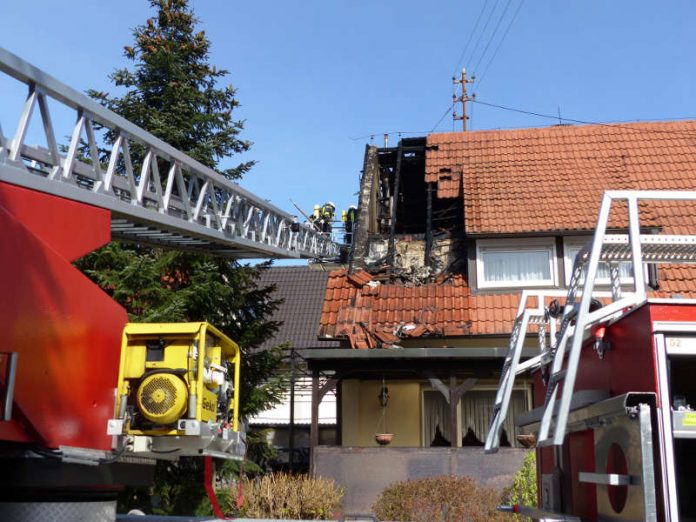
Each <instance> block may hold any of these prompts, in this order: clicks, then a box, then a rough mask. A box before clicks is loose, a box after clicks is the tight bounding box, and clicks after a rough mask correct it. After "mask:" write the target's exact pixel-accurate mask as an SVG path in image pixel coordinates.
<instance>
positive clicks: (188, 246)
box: [0, 47, 339, 258]
mask: <svg viewBox="0 0 696 522" xmlns="http://www.w3.org/2000/svg"><path fill="white" fill-rule="evenodd" d="M0 73H5V74H6V75H8V76H9V77H11V78H13V79H14V80H17V81H18V82H21V83H23V84H25V85H26V86H27V87H28V96H27V99H26V101H25V103H24V107H23V109H22V112H21V115H20V118H19V122H18V124H17V129H16V131H15V134H14V136H13V137H9V136H5V135H4V134H3V131H2V125H0V182H3V181H4V182H7V183H10V184H13V185H18V186H21V187H25V188H28V189H31V190H36V191H39V192H44V193H47V194H52V195H54V196H59V197H62V198H66V199H70V200H73V201H78V202H81V203H86V204H89V205H93V206H96V207H100V208H104V209H107V210H109V211H111V216H112V219H111V233H112V237H113V238H114V239H118V240H121V241H129V242H135V243H143V244H149V245H153V246H159V247H168V248H176V249H179V250H194V251H198V252H204V253H209V254H215V255H220V256H226V257H232V258H332V257H336V256H337V255H338V253H339V252H338V245H336V243H334V242H333V241H332V240H331V238H330V237H328V236H327V235H325V234H322V233H321V232H318V231H317V230H315V229H314V228H312V227H310V226H308V225H302V224H300V223H299V222H298V221H297V219H296V218H295V217H294V216H292V215H290V214H289V213H287V212H284V211H283V210H280V209H279V208H277V207H275V206H274V205H273V204H271V203H269V202H268V201H266V200H264V199H262V198H260V197H258V196H256V195H254V194H252V193H251V192H249V191H247V190H244V189H243V188H242V187H240V186H239V185H237V184H236V183H233V182H232V181H229V180H228V179H226V178H224V177H223V176H221V175H220V174H219V173H217V172H215V171H214V170H212V169H210V168H208V167H206V166H205V165H203V164H201V163H199V162H198V161H196V160H194V159H193V158H191V157H189V156H187V155H186V154H184V153H182V152H181V151H179V150H177V149H175V148H174V147H172V146H171V145H169V144H167V143H165V142H163V141H162V140H160V139H158V138H156V137H155V136H153V135H152V134H150V133H149V132H147V131H145V130H143V129H141V128H140V127H138V126H136V125H134V124H133V123H131V122H129V121H128V120H126V119H124V118H122V117H121V116H119V115H117V114H116V113H114V112H112V111H110V110H108V109H107V108H105V107H102V106H101V105H99V104H98V103H97V102H95V101H94V100H92V99H91V98H89V97H87V96H85V95H84V94H82V93H80V92H78V91H76V90H74V89H72V88H70V87H68V86H67V85H65V84H63V83H61V82H60V81H58V80H57V79H55V78H53V77H52V76H50V75H48V74H47V73H45V72H43V71H41V70H40V69H37V68H36V67H34V66H32V65H31V64H29V63H27V62H25V61H24V60H22V59H21V58H19V57H18V56H16V55H14V54H12V53H10V52H8V51H6V50H5V49H3V48H1V47H0ZM49 101H50V103H51V104H58V105H59V106H60V107H61V108H68V109H71V110H74V111H75V112H76V115H77V119H76V123H75V125H74V127H73V130H72V135H71V138H70V144H69V146H68V149H67V153H66V154H63V153H62V152H61V151H60V148H59V146H58V142H57V141H56V137H55V131H54V126H53V122H52V120H51V114H50V111H49ZM37 106H38V112H39V113H40V116H41V117H40V124H41V127H42V130H43V132H44V134H45V137H46V144H47V147H38V146H30V145H27V144H26V139H27V132H28V130H29V126H30V123H31V121H32V115H33V113H34V112H36V109H37ZM99 129H103V130H104V131H108V132H109V135H110V136H113V140H109V141H110V142H109V143H106V141H107V140H106V138H105V139H104V140H99V139H98V137H99ZM100 147H101V150H100ZM105 147H106V148H107V149H108V152H106V153H105V151H104V148H105ZM136 152H137V154H136Z"/></svg>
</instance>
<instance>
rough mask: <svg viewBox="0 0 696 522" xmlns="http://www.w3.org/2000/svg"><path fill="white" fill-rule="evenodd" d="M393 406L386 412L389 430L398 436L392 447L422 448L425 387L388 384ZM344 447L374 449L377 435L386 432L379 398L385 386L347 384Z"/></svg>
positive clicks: (390, 400) (366, 383)
mask: <svg viewBox="0 0 696 522" xmlns="http://www.w3.org/2000/svg"><path fill="white" fill-rule="evenodd" d="M386 385H387V388H389V403H388V405H387V410H386V423H387V430H388V431H389V432H390V433H393V434H394V439H393V440H392V442H391V444H390V446H391V447H397V448H398V447H420V446H421V426H420V419H421V417H422V414H421V407H422V406H421V384H420V382H416V381H414V382H409V381H398V382H390V381H387V383H386ZM342 386H343V388H342V396H343V401H342V402H343V409H342V414H343V432H342V440H343V446H357V447H373V446H378V444H377V442H375V433H377V432H378V431H379V432H381V431H382V430H383V426H382V422H381V420H380V419H381V408H380V405H379V401H378V399H377V396H378V395H379V391H380V389H381V388H382V382H381V381H379V380H375V381H361V380H348V379H346V380H344V381H343V384H342Z"/></svg>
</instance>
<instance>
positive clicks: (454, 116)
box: [452, 69, 476, 132]
mask: <svg viewBox="0 0 696 522" xmlns="http://www.w3.org/2000/svg"><path fill="white" fill-rule="evenodd" d="M475 81H476V76H475V75H472V76H471V79H468V78H467V77H466V69H462V75H461V77H460V78H459V79H457V78H455V77H454V76H453V77H452V83H453V84H454V85H459V84H461V86H462V94H461V96H457V95H456V94H453V95H452V103H453V104H454V103H457V102H460V103H461V104H462V114H461V116H458V115H457V112H456V111H452V119H453V120H455V121H456V120H462V131H464V132H466V122H467V120H468V119H469V116H467V115H466V102H468V101H473V100H475V99H476V95H475V94H472V95H471V97H469V94H468V93H467V89H466V86H467V85H468V84H470V83H474V82H475Z"/></svg>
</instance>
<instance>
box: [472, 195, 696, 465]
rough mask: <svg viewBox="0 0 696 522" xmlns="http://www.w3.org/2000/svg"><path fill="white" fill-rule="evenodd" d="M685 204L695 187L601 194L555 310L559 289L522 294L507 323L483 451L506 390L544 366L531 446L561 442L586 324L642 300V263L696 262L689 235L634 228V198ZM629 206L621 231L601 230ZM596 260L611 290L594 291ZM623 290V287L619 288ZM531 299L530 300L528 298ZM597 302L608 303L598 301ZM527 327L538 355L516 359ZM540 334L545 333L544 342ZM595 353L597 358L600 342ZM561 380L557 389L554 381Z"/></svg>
mask: <svg viewBox="0 0 696 522" xmlns="http://www.w3.org/2000/svg"><path fill="white" fill-rule="evenodd" d="M647 201H671V202H678V201H692V202H696V192H691V191H685V192H676V191H607V192H605V193H604V197H603V198H602V203H601V207H600V211H599V217H598V219H597V226H596V229H595V234H594V237H593V239H592V242H591V243H588V244H587V245H586V246H585V247H584V248H582V249H581V250H580V252H579V253H578V254H577V257H576V258H575V262H574V265H573V272H572V275H571V279H570V283H569V285H568V290H567V292H564V293H563V294H561V295H565V296H566V301H565V303H563V305H562V308H561V307H559V306H558V303H554V304H555V305H556V306H554V307H549V301H550V300H551V299H553V298H556V297H559V291H547V292H544V291H525V292H523V293H522V298H521V301H520V305H519V308H518V311H517V317H516V319H515V322H514V324H513V329H512V335H511V337H510V343H509V346H508V354H507V356H506V357H505V362H504V364H503V369H502V374H501V377H500V382H499V385H498V391H497V394H496V399H495V403H494V407H493V413H492V416H491V422H490V426H489V431H488V435H487V437H486V444H485V451H486V452H487V453H494V452H496V451H497V450H498V447H499V443H500V435H501V431H502V428H503V423H504V421H505V417H506V415H507V410H508V406H509V400H510V395H511V393H512V389H513V386H514V382H515V378H516V376H517V375H519V374H521V373H523V372H525V371H529V370H538V369H540V368H542V367H548V366H550V369H549V373H548V382H547V393H546V399H545V403H544V407H543V415H542V419H541V423H540V426H539V433H538V435H537V446H538V447H543V446H551V445H556V446H560V445H562V444H563V440H564V437H565V432H566V426H567V422H568V414H569V411H570V404H571V398H572V395H573V391H574V387H575V378H576V374H577V368H578V363H579V359H580V352H581V350H582V347H583V344H584V342H585V341H586V339H587V337H588V336H589V335H590V333H591V332H592V330H593V329H597V328H599V327H600V326H602V325H606V324H608V323H609V322H611V321H613V320H614V319H616V318H618V317H619V316H621V315H623V314H625V313H627V312H629V311H630V310H632V309H634V308H635V307H637V306H639V305H641V304H642V303H644V302H645V301H646V299H647V292H646V284H647V282H646V275H645V271H644V269H643V266H644V264H658V263H669V264H681V263H687V264H696V236H691V235H667V234H646V233H641V225H640V215H639V209H638V207H639V202H647ZM617 202H621V203H622V204H623V203H625V204H626V205H627V206H628V233H627V234H608V233H607V228H608V224H609V217H610V212H611V209H612V206H613V205H615V203H617ZM600 263H606V264H608V268H609V281H610V286H611V291H609V292H606V291H604V292H598V291H596V290H595V288H596V287H597V286H599V283H598V279H600V277H599V269H600ZM621 263H629V264H630V269H631V273H632V276H631V280H630V281H627V280H625V279H624V280H622V277H621V271H620V264H621ZM627 286H628V287H629V288H628V289H625V288H624V287H627ZM532 299H535V302H532ZM597 299H604V300H605V301H609V300H610V301H611V302H609V303H608V304H605V305H604V306H602V303H598V302H597ZM530 325H538V328H539V331H538V338H539V354H538V355H537V356H535V357H533V358H531V359H529V360H527V361H524V362H522V363H520V356H521V353H522V348H523V346H524V341H525V338H526V336H527V333H528V330H529V327H530ZM547 332H550V334H551V335H550V336H549V337H550V338H549V340H548V341H547ZM596 348H597V349H598V356H599V357H602V351H601V350H602V348H601V346H597V347H596ZM561 384H562V385H563V386H561Z"/></svg>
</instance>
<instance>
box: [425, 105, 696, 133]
mask: <svg viewBox="0 0 696 522" xmlns="http://www.w3.org/2000/svg"><path fill="white" fill-rule="evenodd" d="M472 102H473V103H478V104H479V105H485V106H486V107H493V108H496V109H502V110H506V111H510V112H517V113H520V114H527V115H530V116H537V117H539V118H546V119H550V120H558V119H559V117H558V114H545V113H541V112H534V111H529V110H525V109H518V108H516V107H507V106H505V105H498V104H495V103H488V102H484V101H481V100H472ZM672 119H677V120H693V119H696V118H694V117H682V118H672ZM561 121H567V122H570V123H580V124H581V125H598V126H602V127H613V128H617V129H621V130H624V131H632V132H653V133H659V134H673V135H676V136H683V137H687V138H696V133H693V134H692V133H689V132H682V131H671V130H666V129H648V128H645V127H626V126H625V125H622V124H621V123H604V122H600V121H588V120H578V119H575V118H561ZM654 121H664V120H654ZM625 123H640V122H625ZM431 132H432V131H431Z"/></svg>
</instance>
